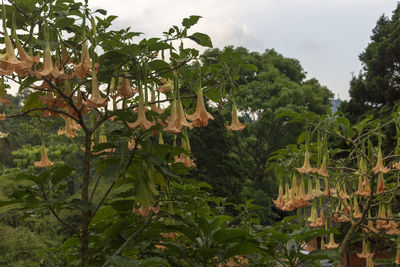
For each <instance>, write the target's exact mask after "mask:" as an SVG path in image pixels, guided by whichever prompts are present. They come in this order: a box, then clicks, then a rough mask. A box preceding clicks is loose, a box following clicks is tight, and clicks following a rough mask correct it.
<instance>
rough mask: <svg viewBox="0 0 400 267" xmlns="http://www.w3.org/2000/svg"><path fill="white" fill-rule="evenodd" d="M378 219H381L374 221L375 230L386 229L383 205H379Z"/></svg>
mask: <svg viewBox="0 0 400 267" xmlns="http://www.w3.org/2000/svg"><path fill="white" fill-rule="evenodd" d="M378 217H379V218H382V219H379V220H376V229H386V224H387V221H386V208H385V205H379V209H378Z"/></svg>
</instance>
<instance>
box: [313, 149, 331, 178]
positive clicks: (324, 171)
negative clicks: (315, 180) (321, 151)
mask: <svg viewBox="0 0 400 267" xmlns="http://www.w3.org/2000/svg"><path fill="white" fill-rule="evenodd" d="M316 172H317V173H318V174H319V175H322V176H325V177H326V176H329V174H328V170H327V169H326V154H325V155H324V158H323V159H322V164H321V167H320V168H319V169H318V170H316Z"/></svg>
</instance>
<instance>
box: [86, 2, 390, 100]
mask: <svg viewBox="0 0 400 267" xmlns="http://www.w3.org/2000/svg"><path fill="white" fill-rule="evenodd" d="M89 5H90V7H91V8H93V9H97V8H102V9H105V10H107V11H108V15H116V16H118V18H117V19H116V20H115V21H114V24H115V25H114V27H116V28H125V27H128V26H130V27H132V29H133V30H134V31H138V32H143V33H144V35H143V37H162V32H164V31H167V30H168V29H169V28H170V27H171V26H172V25H178V26H180V25H181V22H182V19H183V18H185V17H189V16H190V15H199V16H202V18H201V19H200V20H199V22H198V24H197V25H195V26H194V27H192V28H191V29H190V30H191V31H192V32H204V33H206V34H208V35H209V36H210V37H211V40H212V42H213V45H214V47H218V48H221V49H222V48H224V47H225V46H228V45H233V46H235V47H236V46H243V47H246V48H247V49H249V50H250V51H258V52H263V51H265V49H272V48H273V49H275V50H276V51H277V52H279V53H281V54H282V55H283V56H285V57H289V58H295V59H297V60H299V61H300V63H301V65H302V66H303V69H304V70H305V71H306V72H307V78H316V79H317V80H319V82H320V83H321V84H322V85H325V86H327V87H328V88H329V89H330V90H331V91H332V92H333V93H334V94H335V96H336V97H340V99H342V100H347V99H349V94H348V89H349V81H350V79H351V77H352V75H357V74H358V73H359V72H360V71H361V69H362V65H361V63H360V61H359V59H358V56H359V54H360V53H362V52H363V50H364V49H365V48H366V47H367V45H368V43H369V41H370V36H371V33H372V29H373V28H374V27H375V25H376V21H377V20H378V18H379V17H380V16H381V15H383V14H385V15H386V16H388V17H391V15H392V11H393V10H394V9H395V8H396V5H397V1H396V0H200V1H199V0H169V1H168V0H135V1H132V0H112V1H110V0H91V1H89ZM189 33H190V32H189ZM189 45H190V44H189Z"/></svg>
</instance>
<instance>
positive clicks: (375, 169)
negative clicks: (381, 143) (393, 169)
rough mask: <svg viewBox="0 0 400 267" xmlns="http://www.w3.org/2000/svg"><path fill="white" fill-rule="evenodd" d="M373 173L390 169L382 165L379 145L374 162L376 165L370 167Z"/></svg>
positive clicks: (385, 171) (386, 171)
mask: <svg viewBox="0 0 400 267" xmlns="http://www.w3.org/2000/svg"><path fill="white" fill-rule="evenodd" d="M371 171H372V172H373V173H374V174H377V173H378V172H379V173H388V172H389V171H390V169H389V168H385V166H383V159H382V150H381V148H380V147H379V150H378V160H377V162H376V166H375V167H374V168H372V170H371Z"/></svg>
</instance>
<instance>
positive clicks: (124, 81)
mask: <svg viewBox="0 0 400 267" xmlns="http://www.w3.org/2000/svg"><path fill="white" fill-rule="evenodd" d="M119 80H120V82H119V83H118V84H119V86H118V89H117V94H116V95H115V96H114V97H117V96H120V97H126V98H129V97H132V96H134V95H135V94H136V93H137V90H133V88H132V86H131V81H130V80H129V79H128V78H126V77H121V78H120V79H119Z"/></svg>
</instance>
